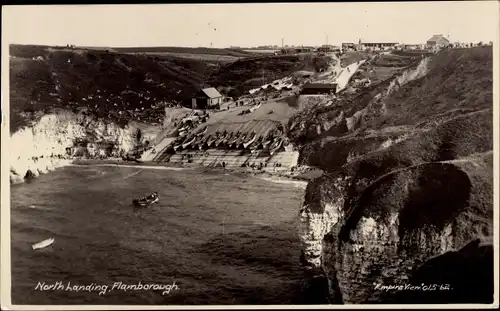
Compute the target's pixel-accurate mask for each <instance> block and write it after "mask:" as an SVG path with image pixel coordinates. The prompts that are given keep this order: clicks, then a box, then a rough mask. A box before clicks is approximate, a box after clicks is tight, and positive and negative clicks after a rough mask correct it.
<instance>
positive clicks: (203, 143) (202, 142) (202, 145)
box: [198, 135, 212, 150]
mask: <svg viewBox="0 0 500 311" xmlns="http://www.w3.org/2000/svg"><path fill="white" fill-rule="evenodd" d="M210 137H212V136H210V135H208V136H207V137H203V138H202V139H201V141H200V143H199V144H198V149H200V150H203V148H205V147H206V145H207V141H208V140H209V139H210Z"/></svg>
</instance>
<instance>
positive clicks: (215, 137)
mask: <svg viewBox="0 0 500 311" xmlns="http://www.w3.org/2000/svg"><path fill="white" fill-rule="evenodd" d="M217 139H218V135H216V136H214V137H210V139H209V140H208V141H207V147H208V148H210V146H212V144H213V143H214V142H215V141H216V140H217Z"/></svg>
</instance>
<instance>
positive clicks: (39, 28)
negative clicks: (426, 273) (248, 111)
mask: <svg viewBox="0 0 500 311" xmlns="http://www.w3.org/2000/svg"><path fill="white" fill-rule="evenodd" d="M498 12H499V4H498V2H497V1H484V2H483V1H471V2H416V3H415V2H401V3H389V2H386V3H366V2H365V3H282V4H271V3H260V4H151V5H81V6H80V5H71V6H65V5H61V6H52V5H51V6H48V5H40V6H7V7H3V16H2V23H3V25H2V32H6V35H7V36H8V40H9V43H19V44H46V45H66V44H75V45H77V46H116V47H118V46H210V45H211V44H212V46H213V47H228V46H231V45H235V46H256V45H281V40H282V38H284V42H285V44H289V45H301V44H302V45H321V44H325V43H326V42H327V37H328V43H329V44H340V43H341V42H357V41H358V39H361V40H362V41H379V42H380V41H391V42H405V43H423V42H425V41H426V40H427V39H428V38H429V37H431V36H432V35H433V34H444V35H445V36H446V35H449V36H450V40H451V41H453V42H454V41H462V42H478V41H490V40H493V41H494V40H495V38H497V37H498Z"/></svg>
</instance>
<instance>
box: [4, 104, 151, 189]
mask: <svg viewBox="0 0 500 311" xmlns="http://www.w3.org/2000/svg"><path fill="white" fill-rule="evenodd" d="M136 132H137V127H135V126H133V125H127V126H125V127H120V126H118V125H116V124H113V123H107V122H104V121H102V120H96V119H94V118H91V117H88V116H84V115H78V114H74V113H70V112H64V111H62V112H58V113H54V114H48V115H44V116H42V117H41V118H40V120H38V121H37V122H36V123H34V124H33V125H31V126H27V127H24V128H22V129H20V130H18V131H16V132H15V133H12V134H11V137H10V142H9V145H10V146H13V148H11V149H10V150H9V163H10V167H11V169H10V180H11V183H19V182H22V181H23V180H24V178H25V177H36V176H38V175H39V174H43V173H46V172H47V171H50V170H53V169H54V168H56V167H59V166H63V165H66V164H69V163H70V162H71V159H72V158H73V157H74V156H84V155H86V156H90V157H94V156H99V155H103V156H119V155H120V154H123V153H124V152H128V151H130V150H132V149H133V148H134V147H135V146H136V136H135V134H136ZM144 139H148V137H147V136H146V135H144ZM150 139H152V138H150ZM78 145H79V146H80V148H78ZM68 148H70V149H69V150H68Z"/></svg>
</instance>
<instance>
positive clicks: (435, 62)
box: [289, 47, 493, 169]
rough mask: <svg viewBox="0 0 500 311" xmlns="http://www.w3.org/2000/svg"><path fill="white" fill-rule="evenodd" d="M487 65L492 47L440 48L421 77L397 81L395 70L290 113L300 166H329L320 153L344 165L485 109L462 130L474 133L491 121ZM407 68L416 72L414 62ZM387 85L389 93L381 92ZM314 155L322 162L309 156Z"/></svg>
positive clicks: (490, 68) (490, 70) (292, 134)
mask: <svg viewBox="0 0 500 311" xmlns="http://www.w3.org/2000/svg"><path fill="white" fill-rule="evenodd" d="M492 64H493V60H492V49H491V47H478V48H473V49H452V50H443V51H441V52H440V53H438V54H436V55H433V56H432V57H430V58H429V61H428V62H427V64H426V66H424V67H425V68H424V69H419V70H425V71H426V74H425V75H423V76H422V77H420V78H417V79H414V80H411V79H410V80H409V81H407V82H406V83H405V84H403V85H397V84H394V81H393V80H394V79H395V78H396V77H397V76H398V75H401V72H399V73H396V74H395V75H394V76H393V77H392V78H389V79H387V80H385V81H381V82H380V83H377V84H374V85H372V86H370V87H367V88H365V89H361V90H360V91H359V92H357V93H355V94H353V95H350V96H344V97H343V98H342V99H339V100H337V101H334V104H332V105H331V106H328V107H325V106H315V107H313V108H312V109H310V110H309V111H306V112H304V113H303V114H301V115H297V116H295V117H294V118H293V119H292V120H291V121H290V124H289V127H290V131H289V135H290V136H291V138H292V139H294V141H295V142H296V143H298V144H300V145H302V146H304V149H303V153H302V157H301V158H302V161H303V162H302V163H303V164H311V165H313V164H318V165H321V166H323V165H325V167H324V168H325V169H334V168H333V167H328V165H327V164H326V163H327V162H328V161H329V160H328V157H326V156H325V154H324V153H328V154H336V155H337V156H336V157H340V158H339V160H338V161H339V162H338V163H337V161H335V162H336V163H337V165H338V164H343V163H345V162H346V161H347V159H348V155H350V156H352V155H357V156H359V155H361V154H363V152H365V151H368V150H371V149H372V148H378V146H380V145H381V144H382V143H384V142H386V141H388V140H391V139H392V140H397V139H403V138H409V137H411V136H413V135H420V133H421V131H426V130H429V129H434V128H436V126H437V125H439V124H442V123H445V122H448V121H450V120H452V119H454V118H456V117H459V116H462V115H464V114H468V113H473V112H479V111H484V110H486V111H489V112H490V113H489V114H488V113H485V114H481V115H482V116H484V118H485V119H481V120H478V121H477V123H476V124H475V125H474V124H470V125H467V128H466V129H462V131H463V130H466V131H469V132H468V133H469V134H467V132H463V135H473V133H474V132H477V129H479V128H481V127H482V125H489V126H491V125H492V120H491V115H492V113H491V111H492V99H493V97H492V96H493V84H492V83H493V72H492V68H493V66H492ZM421 67H422V66H421ZM407 69H408V70H416V69H417V63H413V65H411V66H409V67H407ZM390 87H391V92H390V95H388V96H385V94H386V93H387V91H388V89H389V88H390ZM377 95H378V96H379V97H380V96H382V97H381V99H376V96H377ZM383 95H384V96H383ZM348 123H350V124H349V126H348ZM302 124H303V126H299V125H302ZM318 127H319V128H321V130H319V131H318V130H317V128H318ZM349 127H350V128H349ZM481 132H482V131H481ZM370 146H371V147H370ZM330 149H331V151H329V150H330ZM363 150H364V151H363ZM318 158H321V159H324V160H323V162H322V163H325V164H319V163H317V162H315V160H313V159H318ZM311 161H313V162H311ZM335 168H337V166H336V165H335Z"/></svg>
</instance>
